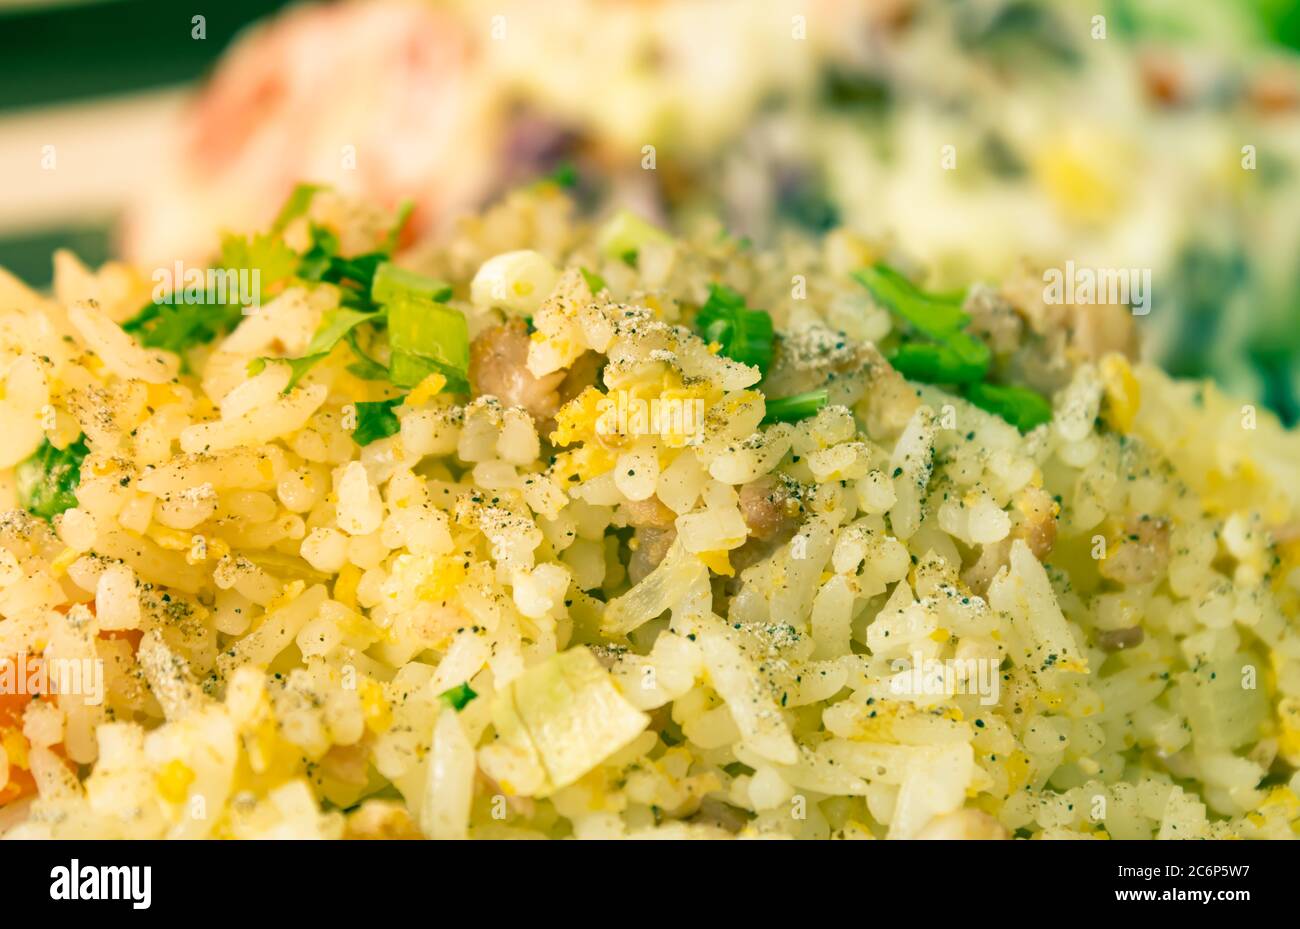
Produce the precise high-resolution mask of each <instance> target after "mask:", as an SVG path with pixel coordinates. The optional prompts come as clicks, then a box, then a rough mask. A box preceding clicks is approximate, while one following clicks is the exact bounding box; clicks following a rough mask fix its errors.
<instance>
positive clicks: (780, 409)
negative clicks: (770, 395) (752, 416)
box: [763, 387, 829, 423]
mask: <svg viewBox="0 0 1300 929" xmlns="http://www.w3.org/2000/svg"><path fill="white" fill-rule="evenodd" d="M828 400H829V394H828V393H827V391H826V388H825V387H823V388H821V389H820V390H810V391H808V392H807V393H803V394H795V395H794V396H793V397H778V398H776V399H775V400H768V401H767V413H766V414H765V415H764V416H763V422H764V423H794V422H798V421H799V420H801V419H807V418H808V417H809V416H815V415H816V414H817V412H818V411H819V410H820V409H821V408H822V407H824V406H825V405H826V403H827V401H828Z"/></svg>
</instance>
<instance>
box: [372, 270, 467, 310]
mask: <svg viewBox="0 0 1300 929" xmlns="http://www.w3.org/2000/svg"><path fill="white" fill-rule="evenodd" d="M405 297H422V298H424V299H426V300H433V301H436V302H438V303H446V302H447V301H448V300H449V299H451V285H450V284H448V283H447V282H446V281H439V280H437V279H435V278H432V277H427V276H425V275H423V274H416V273H415V272H414V271H407V270H406V269H405V268H399V267H398V266H397V265H395V264H393V263H392V262H391V261H385V262H383V263H381V264H380V265H379V266H378V267H377V268H375V272H374V277H373V279H372V281H371V284H370V299H371V300H373V301H375V303H392V302H393V301H395V300H400V299H402V298H405Z"/></svg>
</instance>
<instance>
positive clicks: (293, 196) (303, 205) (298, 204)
mask: <svg viewBox="0 0 1300 929" xmlns="http://www.w3.org/2000/svg"><path fill="white" fill-rule="evenodd" d="M324 189H325V188H324V187H323V186H321V185H320V184H299V185H298V186H296V187H294V189H293V191H292V192H291V193H290V194H289V198H288V199H287V200H285V201H284V206H282V207H280V212H279V213H277V214H276V216H275V222H273V223H272V224H271V231H272V232H283V231H284V227H285V226H287V225H289V223H291V222H293V221H294V220H295V219H297V218H298V217H299V216H304V215H306V213H307V210H308V209H310V208H311V201H312V198H313V197H315V196H316V195H317V194H318V193H320V192H321V191H322V190H324Z"/></svg>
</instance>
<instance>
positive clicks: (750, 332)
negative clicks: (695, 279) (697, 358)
mask: <svg viewBox="0 0 1300 929" xmlns="http://www.w3.org/2000/svg"><path fill="white" fill-rule="evenodd" d="M695 326H696V328H697V329H699V330H700V333H701V334H702V335H703V336H704V338H705V340H706V341H709V342H717V343H718V344H719V345H720V346H721V347H722V354H724V355H726V356H727V357H728V358H730V359H732V360H733V361H739V362H742V363H743V364H748V365H757V366H758V368H759V370H760V371H762V372H763V373H764V374H766V373H767V369H768V368H769V367H770V366H771V364H772V351H773V346H772V342H773V339H774V337H775V331H774V329H773V326H772V317H771V315H769V314H768V313H767V312H766V311H765V310H751V309H749V308H747V307H746V306H745V298H744V297H743V296H742V295H741V294H739V293H738V292H736V291H735V290H733V289H732V288H730V287H728V286H726V285H725V284H710V285H709V299H708V300H706V301H705V303H704V305H703V306H702V307H700V309H699V312H698V313H696V315H695Z"/></svg>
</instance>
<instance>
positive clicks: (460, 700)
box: [438, 683, 478, 713]
mask: <svg viewBox="0 0 1300 929" xmlns="http://www.w3.org/2000/svg"><path fill="white" fill-rule="evenodd" d="M477 696H478V693H476V692H475V690H474V689H473V688H472V687H470V686H469V684H468V683H464V684H457V685H456V686H455V687H453V688H451V689H450V690H444V691H443V692H442V693H440V694H438V699H439V700H441V701H442V702H443V703H445V704H446V705H447V706H449V707H451V708H452V709H453V710H455V711H456V712H457V713H459V712H460V711H461V710H463V709H465V707H467V706H469V702H470V701H471V700H473V699H474V698H475V697H477Z"/></svg>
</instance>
